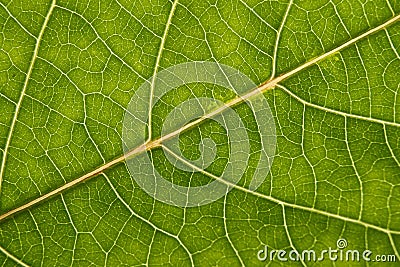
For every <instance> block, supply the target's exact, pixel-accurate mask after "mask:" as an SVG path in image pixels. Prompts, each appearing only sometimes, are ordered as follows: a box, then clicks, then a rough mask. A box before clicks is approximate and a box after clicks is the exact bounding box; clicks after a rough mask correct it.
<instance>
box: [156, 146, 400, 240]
mask: <svg viewBox="0 0 400 267" xmlns="http://www.w3.org/2000/svg"><path fill="white" fill-rule="evenodd" d="M163 149H164V150H165V151H167V152H168V153H170V154H171V155H172V156H173V157H175V158H176V159H177V160H179V161H180V162H182V163H183V164H186V165H187V166H188V167H190V168H192V169H193V170H195V171H198V172H200V173H202V174H204V175H206V176H208V177H210V178H212V179H214V180H216V181H218V182H220V183H223V184H226V185H227V186H230V187H232V188H235V189H237V190H239V191H242V192H244V193H247V194H250V195H254V196H256V197H259V198H263V199H266V200H269V201H271V202H274V203H276V204H278V205H281V206H282V207H283V206H286V207H290V208H294V209H298V210H305V211H308V212H310V213H316V214H320V215H323V216H326V217H331V218H335V219H339V220H342V221H345V222H350V223H354V224H359V225H362V226H364V227H365V228H372V229H375V230H378V231H380V232H383V233H386V234H400V231H396V230H390V229H386V228H383V227H380V226H376V225H374V224H371V223H367V222H364V221H361V220H359V219H353V218H349V217H345V216H342V215H339V214H335V213H331V212H328V211H323V210H319V209H315V208H311V207H307V206H301V205H298V204H294V203H290V202H286V201H283V200H280V199H278V198H275V197H272V196H267V195H264V194H262V193H260V192H256V191H252V190H250V189H247V188H245V187H242V186H240V185H237V184H234V183H231V182H229V181H226V180H224V179H221V177H218V176H216V175H214V174H212V173H209V172H207V171H205V170H203V169H201V168H199V167H197V166H196V165H194V164H192V163H190V162H188V161H187V160H185V159H183V158H182V157H180V156H178V155H177V154H175V153H174V152H173V151H172V150H170V149H169V148H167V147H165V146H163Z"/></svg>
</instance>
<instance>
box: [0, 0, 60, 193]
mask: <svg viewBox="0 0 400 267" xmlns="http://www.w3.org/2000/svg"><path fill="white" fill-rule="evenodd" d="M55 5H56V0H53V1H52V2H51V6H50V9H49V12H48V13H47V15H46V18H45V19H44V22H43V25H42V28H41V30H40V33H39V36H38V38H37V39H36V44H35V50H34V51H33V55H32V59H31V63H30V65H29V68H28V73H27V74H26V77H25V81H24V86H23V87H22V92H21V95H20V96H19V100H18V103H17V106H16V108H15V113H14V117H13V120H12V122H11V127H10V131H9V132H8V136H7V142H6V146H5V148H4V154H3V160H2V162H1V167H0V191H1V184H2V181H3V176H4V170H5V166H6V160H7V153H8V149H9V148H10V143H11V136H12V134H13V132H14V127H15V124H16V122H17V117H18V114H19V111H20V109H21V104H22V100H23V99H24V95H25V91H26V88H27V87H28V83H29V79H30V77H31V75H32V71H33V67H34V65H35V61H36V58H37V56H38V53H39V46H40V42H41V40H42V37H43V33H44V30H45V29H46V27H47V23H48V22H49V20H50V16H51V13H52V12H53V9H54V7H55Z"/></svg>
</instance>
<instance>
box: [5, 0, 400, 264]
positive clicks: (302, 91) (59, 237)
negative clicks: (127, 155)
mask: <svg viewBox="0 0 400 267" xmlns="http://www.w3.org/2000/svg"><path fill="white" fill-rule="evenodd" d="M399 14H400V2H399V1H397V0H388V1H383V0H374V1H372V0H369V1H368V0H365V1H353V0H341V1H337V0H331V1H311V0H309V1H307V0H302V1H297V0H296V1H290V2H289V1H283V0H265V1H256V0H219V1H217V0H207V1H195V0H192V1H190V0H179V1H177V0H175V2H171V1H167V0H150V1H139V0H135V1H129V0H116V1H109V0H106V1H104V0H101V1H100V0H93V1H67V0H57V1H56V2H51V1H48V0H47V1H39V0H36V1H28V0H13V1H4V0H1V2H0V25H1V28H0V32H1V34H0V111H1V114H0V158H1V170H0V182H1V189H0V190H1V191H0V214H3V213H5V212H7V211H9V210H12V209H15V208H17V207H19V206H21V205H23V204H25V203H27V202H29V201H31V200H34V199H36V198H38V197H39V196H41V195H43V194H45V193H48V192H51V191H52V190H55V189H56V188H58V187H60V186H62V185H63V184H65V183H67V182H70V181H72V180H74V179H77V178H79V177H81V176H82V175H85V174H86V173H88V172H90V171H92V170H94V169H96V168H98V167H99V166H101V165H104V164H106V163H107V162H109V161H110V160H112V159H114V158H117V157H119V156H121V155H122V154H123V151H122V143H121V135H122V119H123V116H124V112H125V108H126V107H127V105H128V103H129V100H130V99H131V97H132V96H133V94H134V92H135V90H136V89H137V88H138V87H139V86H140V85H141V84H142V83H143V82H144V81H145V80H146V79H148V78H150V77H152V76H153V74H154V73H156V72H158V71H160V70H162V69H165V68H167V67H169V66H172V65H175V64H178V63H183V62H189V61H198V60H207V61H217V62H220V63H223V64H226V65H229V66H231V67H234V68H237V69H239V70H240V71H241V72H243V73H244V74H246V75H247V76H249V77H250V78H251V79H252V80H253V81H254V82H255V83H256V84H262V83H263V82H265V81H267V80H269V79H273V78H275V77H278V76H279V75H282V74H284V73H287V72H290V71H291V70H293V69H296V68H298V67H300V66H303V64H306V62H309V61H311V60H313V59H315V58H316V57H318V56H321V55H324V56H323V58H322V59H321V60H320V61H318V62H315V63H313V64H311V65H310V66H309V67H307V68H302V69H301V70H300V71H297V72H296V73H293V74H292V75H290V76H289V77H288V78H286V79H285V80H284V81H282V82H280V83H279V85H278V86H277V87H275V88H271V90H267V91H266V92H265V93H264V97H265V98H266V99H267V101H268V103H269V104H270V107H271V109H272V113H273V114H274V117H275V124H276V131H277V148H276V157H275V159H274V163H273V166H272V169H271V172H270V173H269V175H268V177H267V178H266V180H265V182H264V184H263V185H262V186H261V187H260V188H259V189H258V190H257V191H256V192H251V193H250V192H246V191H245V190H241V188H246V181H247V178H249V177H251V175H252V173H253V172H254V168H255V166H256V165H257V162H258V156H259V138H260V136H259V134H258V132H257V125H256V123H255V120H254V118H253V117H252V113H251V110H249V109H248V107H247V106H245V105H239V106H237V107H235V110H236V111H237V112H238V114H240V116H241V117H242V118H245V122H246V124H245V126H246V129H247V130H248V133H249V137H250V140H251V151H252V153H251V155H250V161H249V164H248V168H247V169H246V173H245V175H244V177H243V179H242V180H241V182H239V184H238V187H237V188H234V189H233V190H232V191H231V192H229V193H228V194H227V195H226V196H225V197H223V198H221V199H219V200H218V201H216V202H214V203H211V204H208V205H205V206H201V207H198V208H186V209H184V208H178V207H173V206H168V205H166V204H163V203H160V202H158V201H155V200H154V199H153V198H151V197H150V196H148V195H147V194H146V193H145V192H144V191H142V190H141V189H140V187H138V186H137V185H136V184H135V182H134V181H133V180H132V178H131V177H130V175H129V173H128V171H127V169H126V166H125V164H124V162H120V163H119V164H117V165H115V166H113V167H112V168H109V169H107V170H106V171H105V172H104V173H102V174H100V175H98V176H96V177H93V178H92V179H90V180H89V181H86V182H84V183H81V184H79V185H77V186H75V187H73V188H70V189H68V190H66V191H64V192H63V193H62V194H60V195H57V196H55V197H53V198H51V199H48V200H46V201H44V202H41V203H40V204H39V205H35V206H34V207H31V208H29V209H26V210H24V211H22V212H20V213H18V214H16V215H14V216H11V217H8V218H6V219H4V220H2V221H0V265H3V266H13V265H19V264H26V265H32V266H71V265H74V266H89V265H99V266H102V265H109V266H120V265H121V266H122V265H126V266H133V265H145V264H148V265H163V266H165V265H179V266H185V265H199V266H209V265H221V266H227V265H229V266H236V265H248V266H257V265H266V264H269V266H276V265H281V264H282V265H283V263H280V262H278V261H274V262H268V261H267V262H260V261H258V259H257V251H258V250H260V249H262V248H263V247H264V245H268V246H269V248H271V249H286V250H290V249H293V248H295V249H297V250H300V251H301V250H305V249H315V250H316V251H320V250H323V249H327V248H328V247H333V248H335V247H336V241H337V240H338V239H339V238H345V239H346V240H347V242H348V248H349V249H359V250H365V249H369V250H371V251H373V253H374V254H373V255H375V254H395V255H397V256H399V251H400V112H399V110H400V95H399V93H400V72H399V70H400V56H399V54H400V22H395V21H394V22H393V23H390V25H385V24H384V23H385V22H387V21H389V20H390V19H392V18H394V17H396V16H397V18H399V19H400V16H399ZM374 28H376V31H374V32H371V33H370V34H367V35H366V36H364V37H363V38H361V39H359V40H357V41H355V42H354V39H355V38H357V37H358V36H360V35H362V34H364V33H365V32H368V31H369V30H371V29H374ZM342 44H348V45H345V46H344V47H343V48H342V49H340V50H339V51H337V52H335V53H330V51H332V50H334V49H336V48H337V47H339V46H340V45H342ZM199 96H207V97H214V98H216V99H219V100H222V101H228V100H229V99H232V97H234V95H232V93H231V92H226V90H223V89H221V88H218V87H213V86H210V85H205V84H192V85H188V86H184V87H182V88H179V89H177V91H176V93H175V94H171V95H167V96H165V99H164V102H163V104H160V105H157V106H156V107H155V108H154V110H153V117H154V118H153V125H152V127H153V129H154V134H155V136H154V137H157V134H156V133H160V128H159V125H160V123H161V122H162V121H163V119H164V118H165V115H166V113H167V111H168V110H171V109H172V108H173V107H174V106H176V105H178V104H179V103H181V102H182V101H184V100H186V99H189V98H193V97H199ZM202 138H212V139H214V141H215V142H216V143H217V144H219V146H218V152H217V155H218V159H217V160H216V161H215V162H214V163H213V165H212V166H210V168H209V169H207V171H209V172H210V173H213V174H216V175H218V174H220V173H221V171H222V170H223V168H224V166H225V165H226V162H227V160H228V158H227V157H226V155H227V150H228V149H227V146H228V145H227V139H226V137H224V130H223V129H222V128H221V127H220V126H219V125H218V124H216V123H213V122H212V121H206V122H205V123H204V124H201V125H199V126H198V127H195V128H193V129H192V130H191V131H188V132H185V133H184V134H183V135H182V136H181V140H180V142H181V144H182V145H183V147H184V149H183V154H184V155H185V156H187V158H189V159H190V158H192V159H196V158H197V157H199V150H198V144H199V142H200V140H201V139H202ZM149 153H150V154H151V155H152V157H153V160H154V164H155V166H156V168H157V169H158V170H159V171H160V172H161V173H164V174H165V176H166V178H167V179H170V180H172V181H174V182H175V183H177V184H182V185H186V184H187V183H188V179H190V178H191V176H192V175H191V174H190V173H182V172H179V171H178V170H174V167H173V166H172V165H171V164H170V163H168V162H166V158H165V156H164V155H163V152H162V151H161V150H159V149H155V150H154V151H152V152H149ZM193 177H194V178H196V179H194V181H196V183H198V184H204V183H208V182H210V181H212V179H210V178H209V177H207V176H206V175H201V174H195V175H194V176H193ZM399 261H400V259H399V258H398V259H397V264H399ZM286 264H288V265H290V266H297V265H298V266H302V265H306V266H314V265H315V266H349V263H345V262H336V263H333V262H329V261H325V262H323V263H319V265H318V264H317V263H313V262H291V263H286ZM375 264H376V265H378V266H381V265H380V264H377V263H375ZM356 265H357V264H355V263H353V265H352V266H356ZM358 265H360V266H367V263H365V262H360V263H358ZM369 265H374V263H369ZM385 266H386V265H385ZM387 266H396V263H388V264H387ZM397 266H398V265H397Z"/></svg>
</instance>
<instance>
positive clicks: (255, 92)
mask: <svg viewBox="0 0 400 267" xmlns="http://www.w3.org/2000/svg"><path fill="white" fill-rule="evenodd" d="M54 5H55V0H54V1H53V3H52V8H54ZM52 8H51V9H50V11H49V13H48V16H47V17H46V21H45V23H44V25H43V27H42V31H44V28H45V26H46V24H47V22H48V18H49V16H50V14H51V12H52ZM399 19H400V15H397V16H395V17H393V18H391V19H390V20H388V21H386V22H385V23H383V24H381V25H379V26H377V27H375V28H373V29H371V30H369V31H367V32H365V33H363V34H361V35H359V36H357V37H355V38H353V39H351V40H349V41H347V42H346V43H344V44H342V45H340V46H338V47H337V48H335V49H333V50H331V51H329V52H327V53H325V54H323V55H321V56H318V57H316V58H314V59H312V60H310V61H308V62H306V63H304V64H303V65H301V66H299V67H297V68H295V69H293V70H291V71H289V72H287V73H285V74H282V75H281V76H278V77H276V78H274V79H271V80H268V81H266V82H265V83H263V84H261V85H260V86H259V87H257V88H255V89H253V90H252V91H250V92H248V93H247V94H245V95H243V96H241V97H236V98H234V99H232V100H231V101H229V102H227V103H226V104H225V106H223V107H221V108H219V109H216V110H215V111H213V112H211V113H209V114H207V115H205V116H203V117H201V118H199V119H197V120H195V121H193V122H192V123H189V124H187V125H185V126H184V127H182V128H180V129H178V130H176V131H174V132H171V133H170V134H167V135H165V136H163V137H160V138H158V139H156V140H153V141H148V142H146V143H145V144H143V145H141V146H138V147H136V148H134V149H132V150H131V151H129V152H128V153H127V154H126V155H122V156H120V157H118V158H116V159H114V160H112V161H109V162H107V163H106V164H103V165H101V166H99V167H98V168H96V169H95V170H93V171H91V172H89V173H87V174H85V175H83V176H81V177H79V178H77V179H75V180H73V181H71V182H69V183H66V184H64V185H62V186H60V187H58V188H57V189H55V190H53V191H51V192H49V193H47V194H44V195H42V196H40V197H38V198H36V199H34V200H32V201H30V202H28V203H26V204H24V205H22V206H19V207H17V208H15V209H13V210H10V211H8V212H6V213H4V214H2V215H0V221H2V220H4V219H6V218H8V217H10V216H11V215H13V214H15V213H17V212H19V211H22V210H25V209H28V208H29V207H32V206H33V205H35V204H38V203H40V202H42V201H44V200H46V199H49V198H51V197H52V196H55V195H57V194H59V193H61V192H62V191H65V190H67V189H69V188H71V187H73V186H75V185H77V184H79V183H81V182H83V181H86V180H88V179H90V178H92V177H94V176H96V175H97V174H100V173H102V172H103V171H105V170H107V169H108V168H110V167H112V166H114V165H116V164H117V163H120V162H123V161H125V158H126V157H132V156H135V155H138V154H140V153H143V152H145V151H148V150H151V149H153V148H156V147H159V146H161V144H162V143H163V142H164V141H165V140H167V139H170V138H172V137H174V136H177V135H179V134H180V133H181V132H183V131H186V130H188V129H190V128H192V127H194V126H196V125H199V124H200V123H202V122H203V121H204V120H206V119H208V118H210V117H213V116H215V115H217V114H220V113H221V112H223V111H224V110H225V109H227V108H228V107H232V106H234V105H237V104H239V103H242V102H243V101H245V100H247V99H249V98H251V97H253V96H255V95H259V94H262V93H264V92H265V91H267V90H269V89H272V88H274V87H275V86H276V85H278V83H279V82H281V81H283V80H285V79H287V78H289V77H291V76H292V75H294V74H296V73H298V72H300V71H302V70H304V69H306V68H308V67H310V66H312V65H314V64H316V63H317V62H319V61H321V60H323V59H325V58H327V57H329V56H330V55H332V54H334V53H336V52H338V51H341V50H342V49H344V48H346V47H348V46H350V45H352V44H354V43H356V42H357V41H359V40H361V39H363V38H365V37H367V36H369V35H371V34H374V33H376V32H378V31H380V30H382V29H384V28H386V27H387V26H389V25H391V24H392V23H394V22H396V21H397V20H399ZM41 33H42V32H41ZM42 34H43V33H42ZM40 39H41V36H40V38H38V42H37V50H38V47H39V45H38V44H39V43H40ZM35 51H36V48H35ZM34 55H36V56H37V51H36V54H34ZM36 56H35V57H34V58H33V60H32V62H31V67H32V68H33V65H34V60H35V58H36ZM31 71H32V69H31V68H30V72H31ZM30 72H29V73H30ZM29 75H30V74H29ZM28 79H29V78H27V79H26V83H27V80H28ZM25 89H26V86H24V90H25ZM24 90H23V91H24ZM22 97H23V93H22V94H21V98H22ZM20 101H22V99H20ZM14 117H15V119H16V115H15V116H14ZM375 122H379V123H388V124H391V125H393V123H390V122H385V121H380V120H376V119H375ZM14 124H15V122H14ZM395 126H397V127H400V125H399V124H395ZM10 136H11V134H10ZM3 162H5V155H4V156H3ZM3 164H4V163H3ZM2 166H3V165H2ZM2 168H3V167H2ZM0 182H1V176H0ZM243 189H244V190H245V191H248V193H253V194H255V195H257V196H260V197H264V198H266V197H267V198H269V197H268V196H265V195H263V194H261V193H258V192H253V191H251V190H247V189H246V188H243ZM269 200H271V201H274V202H276V203H279V204H281V205H285V206H288V207H292V208H296V209H302V210H308V211H310V212H314V213H319V214H323V215H326V216H330V217H334V218H338V219H341V220H345V221H350V222H354V223H358V224H361V225H364V226H366V227H371V228H374V229H376V230H380V231H383V232H385V233H396V234H400V231H392V230H389V229H384V228H382V227H379V226H376V225H372V224H366V223H365V222H363V221H360V220H355V219H351V218H347V217H343V216H339V215H337V214H333V213H329V212H325V211H322V210H316V209H312V208H309V207H305V206H299V205H296V204H292V203H287V202H284V201H282V200H278V199H273V198H270V199H269Z"/></svg>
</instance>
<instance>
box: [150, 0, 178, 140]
mask: <svg viewBox="0 0 400 267" xmlns="http://www.w3.org/2000/svg"><path fill="white" fill-rule="evenodd" d="M177 4H178V0H175V1H174V2H173V3H172V6H171V11H170V12H169V16H168V20H167V25H166V26H165V29H164V34H163V36H162V38H161V43H160V48H159V50H158V55H157V59H156V65H155V66H154V73H153V77H152V80H151V87H150V99H149V103H150V104H149V121H148V122H147V123H148V134H149V137H148V141H149V140H150V139H151V113H152V108H153V95H154V86H155V82H156V77H157V75H156V74H157V72H158V67H159V66H160V61H161V56H162V52H163V50H164V46H165V41H166V40H167V36H168V31H169V27H170V26H171V23H172V17H173V16H174V13H175V9H176V6H177Z"/></svg>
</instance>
